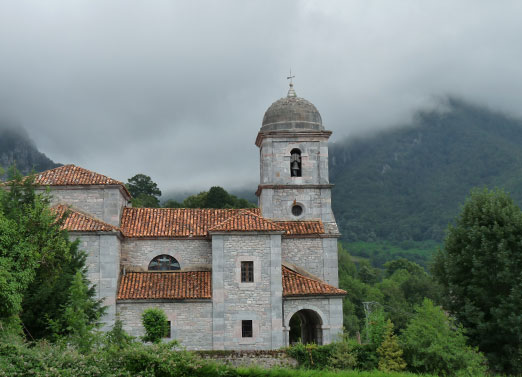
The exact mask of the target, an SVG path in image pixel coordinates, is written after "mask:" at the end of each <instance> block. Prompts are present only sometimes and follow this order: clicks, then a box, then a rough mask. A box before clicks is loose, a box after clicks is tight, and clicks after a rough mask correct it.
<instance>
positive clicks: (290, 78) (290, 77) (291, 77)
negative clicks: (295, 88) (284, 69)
mask: <svg viewBox="0 0 522 377" xmlns="http://www.w3.org/2000/svg"><path fill="white" fill-rule="evenodd" d="M294 77H295V75H293V76H292V69H291V68H290V76H288V77H287V78H286V79H287V80H290V86H292V85H293V84H294V83H293V82H292V79H293V78H294Z"/></svg>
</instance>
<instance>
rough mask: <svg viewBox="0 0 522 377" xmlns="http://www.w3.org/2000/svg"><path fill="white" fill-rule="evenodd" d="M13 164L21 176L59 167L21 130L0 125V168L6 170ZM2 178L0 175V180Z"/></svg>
mask: <svg viewBox="0 0 522 377" xmlns="http://www.w3.org/2000/svg"><path fill="white" fill-rule="evenodd" d="M13 164H16V167H17V169H18V170H19V171H20V172H21V173H22V174H28V173H30V172H31V171H32V170H33V169H34V170H35V171H37V172H40V171H44V170H48V169H52V168H55V167H58V166H60V164H57V163H55V162H53V161H52V160H51V159H49V158H48V157H47V156H46V155H45V154H43V153H41V152H39V151H38V149H37V148H36V145H35V143H34V142H33V141H32V140H31V138H30V137H29V135H28V134H27V132H26V131H25V130H24V129H23V128H20V127H15V126H12V125H8V124H0V167H1V168H3V169H4V170H7V168H9V167H10V166H11V165H13ZM4 177H5V175H0V180H1V179H2V178H4Z"/></svg>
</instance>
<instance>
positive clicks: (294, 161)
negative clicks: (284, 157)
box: [290, 148, 301, 177]
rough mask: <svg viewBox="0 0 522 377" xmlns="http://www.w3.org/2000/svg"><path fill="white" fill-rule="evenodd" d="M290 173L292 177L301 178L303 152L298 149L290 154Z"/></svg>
mask: <svg viewBox="0 0 522 377" xmlns="http://www.w3.org/2000/svg"><path fill="white" fill-rule="evenodd" d="M290 172H291V175H292V177H300V176H301V151H300V150H299V149H297V148H295V149H292V151H291V152H290Z"/></svg>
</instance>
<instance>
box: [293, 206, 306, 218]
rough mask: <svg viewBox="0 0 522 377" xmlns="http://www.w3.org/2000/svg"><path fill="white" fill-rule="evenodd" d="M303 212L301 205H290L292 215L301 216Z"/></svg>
mask: <svg viewBox="0 0 522 377" xmlns="http://www.w3.org/2000/svg"><path fill="white" fill-rule="evenodd" d="M302 214H303V207H301V206H300V205H298V204H296V205H294V206H293V207H292V215H294V216H296V217H297V216H301V215H302Z"/></svg>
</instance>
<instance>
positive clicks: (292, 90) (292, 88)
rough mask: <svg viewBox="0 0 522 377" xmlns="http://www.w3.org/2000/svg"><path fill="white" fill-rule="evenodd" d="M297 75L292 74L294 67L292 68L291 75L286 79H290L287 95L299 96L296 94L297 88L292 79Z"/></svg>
mask: <svg viewBox="0 0 522 377" xmlns="http://www.w3.org/2000/svg"><path fill="white" fill-rule="evenodd" d="M294 77H295V75H294V76H292V69H291V68H290V76H288V77H287V78H286V79H287V80H290V89H288V95H287V97H297V96H296V94H295V90H294V83H293V81H292V79H293V78H294Z"/></svg>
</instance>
